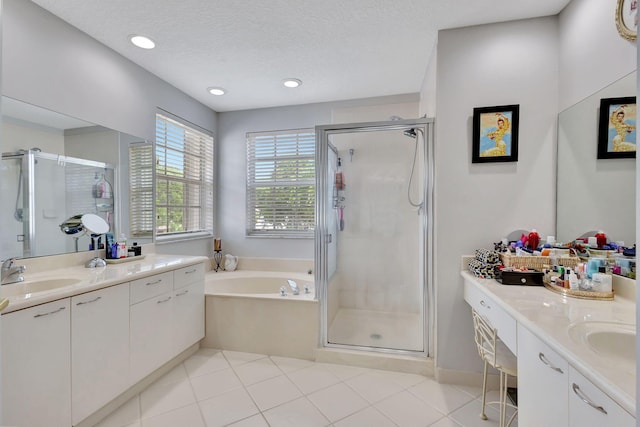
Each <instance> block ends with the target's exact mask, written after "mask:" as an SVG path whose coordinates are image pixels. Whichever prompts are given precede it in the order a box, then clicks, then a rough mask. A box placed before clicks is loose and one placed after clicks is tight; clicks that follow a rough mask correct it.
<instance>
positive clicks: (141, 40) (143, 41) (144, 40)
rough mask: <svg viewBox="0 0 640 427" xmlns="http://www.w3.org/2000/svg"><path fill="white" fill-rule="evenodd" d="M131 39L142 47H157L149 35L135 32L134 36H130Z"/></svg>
mask: <svg viewBox="0 0 640 427" xmlns="http://www.w3.org/2000/svg"><path fill="white" fill-rule="evenodd" d="M129 40H131V43H133V44H134V45H136V46H138V47H139V48H142V49H153V48H154V47H156V44H155V42H154V41H153V40H151V39H150V38H149V37H145V36H138V35H135V34H134V35H132V36H129Z"/></svg>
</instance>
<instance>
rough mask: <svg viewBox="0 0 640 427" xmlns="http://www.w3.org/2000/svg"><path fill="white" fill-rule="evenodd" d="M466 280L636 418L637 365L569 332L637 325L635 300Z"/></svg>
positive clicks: (466, 276) (467, 274)
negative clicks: (581, 326) (579, 326)
mask: <svg viewBox="0 0 640 427" xmlns="http://www.w3.org/2000/svg"><path fill="white" fill-rule="evenodd" d="M461 275H462V277H463V278H464V279H465V281H469V282H470V283H472V284H474V285H475V286H477V287H478V288H479V289H481V290H482V291H483V292H484V293H486V294H487V295H488V296H489V297H491V298H492V299H493V300H494V301H495V303H497V304H499V305H500V306H501V307H502V308H503V309H504V310H505V311H506V312H507V313H509V314H510V315H511V316H512V317H513V318H514V319H515V320H516V321H517V322H518V323H520V324H522V325H523V326H524V327H526V328H527V329H528V330H529V331H531V332H532V333H533V334H534V335H536V336H538V337H539V338H541V339H542V340H543V341H544V342H545V343H547V345H549V346H550V347H551V348H552V349H553V350H554V351H556V352H557V353H558V354H560V355H561V356H562V357H564V358H565V359H566V360H567V361H568V362H569V364H570V365H571V366H573V367H574V368H575V369H576V370H577V371H579V372H580V373H581V374H582V375H584V376H585V377H586V378H588V379H589V380H590V381H591V382H593V383H594V384H596V385H597V386H598V387H599V388H600V389H602V391H604V392H605V393H606V394H608V395H609V396H610V397H611V398H612V399H614V400H615V401H616V402H618V404H619V405H620V406H622V407H623V408H624V409H625V410H626V411H628V412H629V413H631V414H632V415H633V416H635V414H636V367H635V363H633V364H629V363H627V364H625V363H619V362H618V361H612V360H609V359H608V358H606V357H604V356H603V355H600V354H598V353H596V352H594V351H593V350H591V349H589V348H588V347H587V345H586V344H584V343H582V342H579V341H578V340H576V339H574V338H572V337H571V336H570V335H569V330H570V327H571V326H572V325H574V324H576V323H580V322H613V323H620V324H626V325H634V326H635V323H636V314H635V313H636V304H635V300H633V299H630V298H622V297H620V296H618V295H616V297H615V298H614V300H613V301H595V300H582V299H577V298H570V297H565V296H562V295H559V294H556V293H554V292H552V291H550V290H548V289H546V288H545V287H543V286H508V285H502V284H500V283H499V282H497V281H495V280H493V279H478V278H477V277H475V276H474V275H473V274H471V273H470V272H469V271H463V272H462V273H461Z"/></svg>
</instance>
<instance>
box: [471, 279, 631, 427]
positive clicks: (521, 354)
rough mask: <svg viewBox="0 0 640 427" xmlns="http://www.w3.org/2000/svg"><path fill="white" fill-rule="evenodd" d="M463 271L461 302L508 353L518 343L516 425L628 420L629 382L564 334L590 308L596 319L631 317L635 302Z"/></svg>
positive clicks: (620, 426) (598, 426) (623, 423)
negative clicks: (571, 294) (569, 294)
mask: <svg viewBox="0 0 640 427" xmlns="http://www.w3.org/2000/svg"><path fill="white" fill-rule="evenodd" d="M462 275H463V277H464V298H465V301H467V303H468V304H469V305H470V306H471V307H472V308H474V309H475V310H476V311H478V312H479V313H480V314H482V315H483V316H485V317H486V318H487V319H488V320H489V321H490V323H491V324H492V326H493V327H495V328H496V330H497V333H498V335H499V337H500V338H501V339H502V340H503V341H504V342H505V344H507V345H508V346H509V348H510V349H511V350H512V351H514V350H513V348H512V347H511V346H512V345H513V344H515V345H516V347H517V348H516V351H514V353H516V354H517V358H518V425H521V426H558V427H564V426H570V427H608V426H612V427H613V426H615V427H631V426H635V424H636V419H635V417H634V416H633V415H632V413H633V412H634V409H635V405H634V403H633V401H632V399H629V398H628V397H627V396H629V397H632V396H633V392H632V391H630V390H631V388H630V387H633V386H634V385H635V384H633V380H631V379H629V380H627V379H626V378H625V377H628V375H625V371H621V370H620V368H616V367H615V366H614V365H609V364H605V363H603V362H602V361H601V359H597V358H595V357H594V356H592V355H591V353H590V351H591V350H589V349H588V348H587V347H585V346H583V344H580V343H578V341H577V340H576V339H575V338H572V337H571V336H570V335H569V331H570V328H571V327H572V325H574V324H575V322H576V321H578V322H579V321H581V320H582V319H584V317H585V316H586V315H589V316H592V315H595V314H597V315H598V318H597V321H598V322H601V323H602V322H604V323H607V322H609V321H611V322H622V323H630V322H632V319H633V317H631V316H635V304H634V302H635V301H629V300H627V299H625V298H623V297H621V298H620V299H618V300H614V301H607V302H606V304H607V305H599V304H602V302H599V301H598V302H592V301H588V300H580V299H571V298H563V297H561V296H558V295H556V294H554V293H551V292H549V291H548V290H546V289H544V288H541V287H529V286H504V285H501V284H500V283H498V282H496V281H495V280H488V279H478V278H475V277H474V276H473V275H472V274H471V273H469V272H467V271H465V272H463V273H462ZM616 298H617V297H616ZM601 308H602V310H601ZM613 313H615V316H613ZM611 316H613V317H611ZM621 319H622V320H621ZM470 327H471V326H470ZM503 335H504V336H503ZM613 363H615V362H612V364H613ZM614 379H615V380H614Z"/></svg>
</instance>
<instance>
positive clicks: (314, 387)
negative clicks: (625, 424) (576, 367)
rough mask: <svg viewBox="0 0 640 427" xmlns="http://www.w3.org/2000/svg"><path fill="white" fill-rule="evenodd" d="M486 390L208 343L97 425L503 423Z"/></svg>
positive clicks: (450, 426)
mask: <svg viewBox="0 0 640 427" xmlns="http://www.w3.org/2000/svg"><path fill="white" fill-rule="evenodd" d="M480 391H481V390H480V388H470V387H456V386H452V385H446V384H438V383H437V382H435V381H434V380H433V379H430V378H427V377H423V376H420V375H413V374H405V373H399V372H389V371H379V370H374V369H365V368H358V367H352V366H343V365H332V364H327V363H314V362H310V361H307V360H300V359H290V358H285V357H274V356H272V357H269V356H265V355H261V354H252V353H239V352H233V351H219V350H213V349H205V348H203V349H200V350H199V351H198V352H197V353H195V354H194V355H193V356H191V357H190V358H189V359H187V360H186V361H185V362H184V363H181V364H180V365H179V366H177V367H176V368H175V369H174V370H172V371H171V372H169V373H168V374H166V375H165V376H163V377H162V378H160V379H159V380H158V381H156V382H155V383H154V384H152V385H151V386H149V387H148V388H147V389H146V390H144V391H143V392H142V393H140V394H139V395H137V396H135V397H134V398H133V399H131V400H130V401H129V402H127V403H125V404H124V405H122V406H121V407H120V408H119V409H117V410H116V411H114V412H113V413H112V414H111V415H109V416H108V417H107V418H106V419H104V420H103V421H102V422H100V423H99V424H98V425H97V426H96V427H214V426H234V427H266V426H272V427H280V426H291V427H316V426H318V427H323V426H332V427H387V426H390V427H392V426H432V427H460V426H464V427H476V426H477V427H494V426H497V425H498V410H497V405H492V406H488V407H487V410H486V413H487V415H488V417H489V420H487V421H482V420H481V419H480V418H479V416H478V414H479V413H480V400H479V396H480ZM488 400H490V401H491V400H497V392H490V393H489V395H488ZM510 412H511V411H510ZM512 425H513V426H517V420H516V421H514V423H513V424H512Z"/></svg>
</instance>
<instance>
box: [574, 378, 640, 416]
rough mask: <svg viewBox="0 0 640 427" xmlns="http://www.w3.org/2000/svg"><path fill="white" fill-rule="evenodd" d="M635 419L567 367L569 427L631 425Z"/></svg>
mask: <svg viewBox="0 0 640 427" xmlns="http://www.w3.org/2000/svg"><path fill="white" fill-rule="evenodd" d="M635 425H636V420H635V418H634V417H632V416H631V415H630V414H629V413H628V412H626V411H625V410H624V409H622V408H621V407H620V406H619V405H618V404H617V403H616V402H614V401H613V400H612V399H611V398H610V397H609V396H607V395H606V394H605V393H603V392H602V390H600V389H599V388H598V387H596V386H595V385H594V384H593V383H592V382H591V381H589V380H588V379H586V378H585V377H584V376H583V375H581V374H580V373H579V372H578V371H576V370H575V369H573V368H572V367H569V427H633V426H635Z"/></svg>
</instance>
